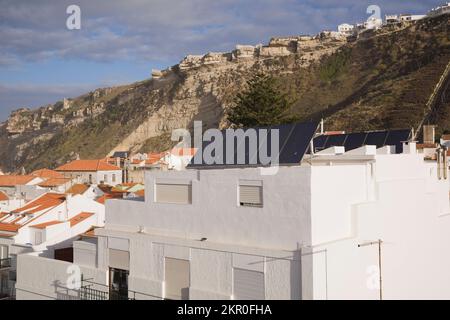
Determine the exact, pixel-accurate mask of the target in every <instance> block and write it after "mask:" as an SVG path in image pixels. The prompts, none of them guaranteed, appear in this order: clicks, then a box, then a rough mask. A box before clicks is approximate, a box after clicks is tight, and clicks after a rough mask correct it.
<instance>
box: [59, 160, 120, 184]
mask: <svg viewBox="0 0 450 320" xmlns="http://www.w3.org/2000/svg"><path fill="white" fill-rule="evenodd" d="M55 170H56V171H57V172H60V173H62V174H63V175H64V177H66V178H69V179H71V180H74V181H75V182H76V183H87V184H101V183H105V184H109V185H112V186H115V185H116V184H119V183H122V169H121V168H120V167H117V166H115V165H112V164H109V163H106V162H105V161H102V160H74V161H71V162H69V163H66V164H64V165H62V166H60V167H58V168H56V169H55Z"/></svg>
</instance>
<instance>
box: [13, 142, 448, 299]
mask: <svg viewBox="0 0 450 320" xmlns="http://www.w3.org/2000/svg"><path fill="white" fill-rule="evenodd" d="M385 140H386V139H385ZM386 141H387V140H386ZM397 142H398V141H397ZM395 144H396V145H397V143H395ZM397 148H398V146H397ZM394 150H395V148H393V147H390V146H381V147H380V148H378V149H376V147H375V146H371V145H368V146H362V147H360V148H357V149H353V150H350V151H347V152H345V150H344V147H331V148H327V149H325V150H322V151H320V152H316V153H314V154H310V155H306V156H305V157H304V158H303V160H302V162H301V163H298V164H297V165H286V166H281V167H280V168H279V170H278V173H277V174H275V175H261V171H260V169H259V168H255V167H246V166H243V167H234V168H226V169H224V168H209V169H205V170H203V169H189V170H185V171H180V172H177V171H151V172H147V173H146V181H145V186H146V190H145V200H144V199H134V200H108V201H107V202H106V224H105V228H102V229H96V230H95V231H96V235H97V237H98V238H97V241H94V242H93V241H89V242H86V241H80V242H77V243H76V244H75V245H74V263H75V264H76V265H78V266H80V268H81V271H82V273H83V275H84V276H85V278H90V279H92V281H94V282H95V286H94V287H91V289H92V288H96V289H97V290H99V292H101V291H103V292H105V293H104V296H105V297H108V294H107V292H108V287H110V288H112V291H111V292H113V293H114V292H115V294H116V295H125V296H127V295H128V296H129V297H132V298H138V299H152V298H153V299H161V298H171V299H181V298H189V299H379V298H380V292H381V293H382V296H383V299H420V298H424V299H429V298H440V299H442V298H444V299H445V298H450V275H449V273H448V270H449V268H450V258H448V257H447V255H446V254H445V252H448V250H449V249H450V233H449V232H448V230H449V228H450V209H449V195H448V181H447V171H446V169H444V168H445V167H444V166H438V165H437V163H438V162H435V161H424V158H423V155H422V154H419V153H417V152H416V149H415V143H414V142H410V143H408V144H404V145H403V152H402V153H401V154H394ZM378 245H380V248H378ZM379 249H380V251H379ZM379 252H380V253H381V256H379ZM380 257H381V260H380ZM380 261H381V264H382V268H381V276H382V279H383V282H382V286H381V289H382V290H381V289H380V287H379V286H378V284H379V273H378V270H379V263H380ZM70 266H71V264H69V263H62V262H60V261H54V260H51V259H44V258H40V257H35V256H32V255H20V256H19V260H18V272H19V274H20V277H19V278H18V283H17V298H18V299H30V298H37V297H38V295H39V293H40V294H43V295H44V296H45V298H53V299H55V298H58V292H57V291H56V290H55V288H53V287H51V286H49V283H54V282H55V281H59V282H60V283H61V286H62V287H64V283H65V279H66V277H67V273H66V270H67V268H68V267H70ZM30 268H34V269H35V270H39V272H40V273H39V274H40V275H39V279H37V277H36V276H35V275H34V274H31V273H30V272H29V270H30ZM46 270H51V272H49V271H46ZM118 275H119V276H118ZM118 279H123V281H118ZM125 279H126V280H125ZM117 288H120V289H117ZM83 290H84V289H83V288H82V289H81V290H79V291H75V292H72V293H73V294H74V295H75V296H76V297H80V296H81V297H86V296H85V291H83ZM64 292H65V293H66V294H68V295H71V294H72V293H69V291H67V290H66V291H64ZM110 298H111V296H110Z"/></svg>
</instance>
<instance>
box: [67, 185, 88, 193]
mask: <svg viewBox="0 0 450 320" xmlns="http://www.w3.org/2000/svg"><path fill="white" fill-rule="evenodd" d="M87 189H89V185H87V184H81V183H78V184H74V185H73V186H71V187H70V188H69V190H67V193H71V194H83V193H85V192H86V190H87Z"/></svg>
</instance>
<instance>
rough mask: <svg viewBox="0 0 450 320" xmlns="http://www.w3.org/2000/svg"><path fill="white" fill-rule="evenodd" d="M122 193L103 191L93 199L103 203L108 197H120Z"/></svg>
mask: <svg viewBox="0 0 450 320" xmlns="http://www.w3.org/2000/svg"><path fill="white" fill-rule="evenodd" d="M122 198H123V197H122V193H115V194H114V193H113V194H110V193H105V194H104V195H102V196H101V197H98V198H97V199H95V201H97V202H98V203H101V204H105V201H106V200H108V199H122Z"/></svg>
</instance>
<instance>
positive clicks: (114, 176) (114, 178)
mask: <svg viewBox="0 0 450 320" xmlns="http://www.w3.org/2000/svg"><path fill="white" fill-rule="evenodd" d="M112 182H116V174H115V173H113V175H112Z"/></svg>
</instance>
